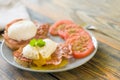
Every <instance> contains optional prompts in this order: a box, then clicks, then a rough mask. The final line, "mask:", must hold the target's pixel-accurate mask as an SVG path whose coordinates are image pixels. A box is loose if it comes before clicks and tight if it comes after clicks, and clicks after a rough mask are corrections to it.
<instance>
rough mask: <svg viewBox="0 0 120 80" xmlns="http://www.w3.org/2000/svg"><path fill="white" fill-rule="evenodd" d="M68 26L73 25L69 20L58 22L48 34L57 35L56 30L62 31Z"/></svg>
mask: <svg viewBox="0 0 120 80" xmlns="http://www.w3.org/2000/svg"><path fill="white" fill-rule="evenodd" d="M68 24H74V23H73V22H72V21H70V20H61V21H58V22H56V23H54V24H53V25H52V26H51V27H50V29H49V32H50V33H51V34H52V35H58V30H63V29H64V28H65V26H66V25H68Z"/></svg>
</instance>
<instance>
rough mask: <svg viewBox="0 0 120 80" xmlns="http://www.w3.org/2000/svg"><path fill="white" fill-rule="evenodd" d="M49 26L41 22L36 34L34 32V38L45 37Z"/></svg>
mask: <svg viewBox="0 0 120 80" xmlns="http://www.w3.org/2000/svg"><path fill="white" fill-rule="evenodd" d="M49 27H50V25H49V24H42V25H40V26H38V30H37V34H36V36H35V38H36V39H39V38H42V39H44V38H47V34H48V30H49Z"/></svg>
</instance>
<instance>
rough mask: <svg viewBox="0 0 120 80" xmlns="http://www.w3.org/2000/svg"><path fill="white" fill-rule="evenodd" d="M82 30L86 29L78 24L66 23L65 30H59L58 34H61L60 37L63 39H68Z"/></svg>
mask: <svg viewBox="0 0 120 80" xmlns="http://www.w3.org/2000/svg"><path fill="white" fill-rule="evenodd" d="M82 31H84V30H83V28H82V27H79V26H78V25H76V24H69V25H66V27H65V29H64V30H59V31H58V34H59V36H60V37H62V38H63V39H65V40H66V39H68V38H69V37H70V36H71V35H75V34H78V33H81V32H82Z"/></svg>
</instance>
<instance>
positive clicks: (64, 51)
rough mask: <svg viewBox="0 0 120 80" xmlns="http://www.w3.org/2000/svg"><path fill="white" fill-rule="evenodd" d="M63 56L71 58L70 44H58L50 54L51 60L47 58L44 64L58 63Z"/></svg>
mask: <svg viewBox="0 0 120 80" xmlns="http://www.w3.org/2000/svg"><path fill="white" fill-rule="evenodd" d="M63 58H67V59H69V58H72V49H71V45H68V44H65V43H64V44H60V45H58V47H57V49H56V51H55V52H54V53H53V54H52V55H51V60H48V61H47V62H46V64H53V65H58V64H60V63H61V62H62V59H63Z"/></svg>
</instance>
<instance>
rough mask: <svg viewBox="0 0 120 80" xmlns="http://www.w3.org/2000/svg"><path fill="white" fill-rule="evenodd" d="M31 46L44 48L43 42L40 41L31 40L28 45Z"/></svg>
mask: <svg viewBox="0 0 120 80" xmlns="http://www.w3.org/2000/svg"><path fill="white" fill-rule="evenodd" d="M29 44H30V45H31V46H39V47H43V46H45V41H43V40H42V39H38V40H37V39H32V40H31V41H30V43H29Z"/></svg>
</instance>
